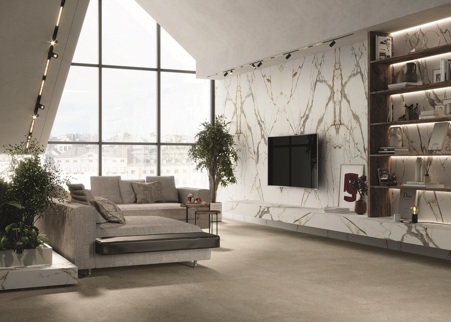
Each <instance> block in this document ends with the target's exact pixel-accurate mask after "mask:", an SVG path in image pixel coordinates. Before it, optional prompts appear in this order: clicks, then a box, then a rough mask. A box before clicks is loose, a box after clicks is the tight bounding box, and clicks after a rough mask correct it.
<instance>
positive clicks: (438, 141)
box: [428, 122, 449, 151]
mask: <svg viewBox="0 0 451 322" xmlns="http://www.w3.org/2000/svg"><path fill="white" fill-rule="evenodd" d="M448 128H449V122H437V123H435V124H434V128H433V129H432V135H431V139H430V140H429V146H428V150H430V151H437V150H441V149H442V148H443V143H444V141H445V137H446V136H447V135H448Z"/></svg>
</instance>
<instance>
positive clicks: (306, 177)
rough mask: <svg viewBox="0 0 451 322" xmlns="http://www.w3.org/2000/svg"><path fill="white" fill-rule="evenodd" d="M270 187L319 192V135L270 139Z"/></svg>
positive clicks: (274, 137)
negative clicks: (296, 188) (309, 189)
mask: <svg viewBox="0 0 451 322" xmlns="http://www.w3.org/2000/svg"><path fill="white" fill-rule="evenodd" d="M268 185H270V186H286V187H301V188H312V189H318V134H317V133H314V134H301V135H291V136H273V137H269V138H268Z"/></svg>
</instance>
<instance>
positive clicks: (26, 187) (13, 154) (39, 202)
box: [0, 140, 67, 257]
mask: <svg viewBox="0 0 451 322" xmlns="http://www.w3.org/2000/svg"><path fill="white" fill-rule="evenodd" d="M5 150H6V153H7V154H9V156H10V158H11V160H10V166H9V169H8V172H7V176H6V178H2V179H0V251H8V250H10V251H13V252H15V253H16V254H22V253H23V252H24V250H26V249H34V248H37V247H38V248H39V247H41V248H42V246H43V245H44V243H45V236H43V235H42V234H40V233H39V230H38V228H37V227H36V226H35V223H36V220H37V219H38V218H39V217H40V216H42V213H43V212H44V211H45V210H46V209H47V208H48V207H50V206H52V205H53V198H60V199H61V198H63V196H64V189H63V188H62V186H63V184H64V182H65V181H66V180H67V179H66V178H63V177H62V176H61V172H60V170H59V169H58V168H56V166H55V165H53V164H51V163H50V162H49V161H48V160H43V159H42V154H43V152H44V149H43V147H40V146H39V145H38V143H37V141H36V140H33V141H31V143H30V144H29V146H28V147H27V148H25V145H24V144H23V143H21V144H17V145H9V146H7V147H5ZM25 257H26V256H25Z"/></svg>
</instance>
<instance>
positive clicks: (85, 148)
mask: <svg viewBox="0 0 451 322" xmlns="http://www.w3.org/2000/svg"><path fill="white" fill-rule="evenodd" d="M45 154H46V156H47V157H50V158H52V159H53V160H54V161H55V164H57V165H58V167H59V168H60V169H61V171H62V172H63V174H64V175H67V176H70V181H71V182H74V183H83V184H84V185H85V188H87V189H90V186H91V179H90V178H91V176H98V175H99V146H98V145H88V144H86V145H85V144H48V145H47V149H46V151H45Z"/></svg>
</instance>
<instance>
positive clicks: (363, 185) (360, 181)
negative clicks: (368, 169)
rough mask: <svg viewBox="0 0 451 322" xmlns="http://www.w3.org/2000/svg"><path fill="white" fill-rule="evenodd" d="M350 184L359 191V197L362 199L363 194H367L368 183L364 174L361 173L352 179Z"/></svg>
mask: <svg viewBox="0 0 451 322" xmlns="http://www.w3.org/2000/svg"><path fill="white" fill-rule="evenodd" d="M351 185H352V187H353V188H354V189H355V190H356V191H357V192H358V193H359V195H360V199H363V196H364V195H366V194H368V184H367V182H366V176H365V175H362V176H360V177H358V178H357V179H355V180H352V181H351Z"/></svg>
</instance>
